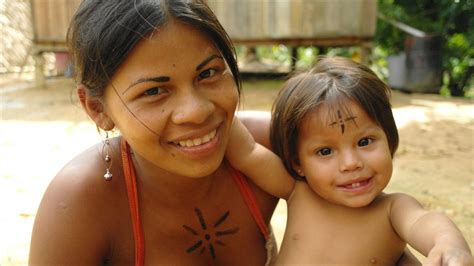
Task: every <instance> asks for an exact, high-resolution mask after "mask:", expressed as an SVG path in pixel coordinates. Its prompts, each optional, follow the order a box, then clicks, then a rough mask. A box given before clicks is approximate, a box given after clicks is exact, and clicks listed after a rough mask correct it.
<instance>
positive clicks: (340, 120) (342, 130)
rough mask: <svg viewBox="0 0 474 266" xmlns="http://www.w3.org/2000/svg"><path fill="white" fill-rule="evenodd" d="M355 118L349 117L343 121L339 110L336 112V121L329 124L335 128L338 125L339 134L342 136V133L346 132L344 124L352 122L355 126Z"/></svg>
mask: <svg viewBox="0 0 474 266" xmlns="http://www.w3.org/2000/svg"><path fill="white" fill-rule="evenodd" d="M356 118H357V117H356V116H353V115H351V116H349V117H348V118H346V119H343V118H342V115H341V110H337V121H334V122H332V123H331V124H329V125H330V126H331V127H333V126H335V125H336V124H338V125H339V126H340V127H341V133H342V134H344V131H345V130H346V122H348V121H352V122H354V124H356V125H357V123H356V121H355V119H356Z"/></svg>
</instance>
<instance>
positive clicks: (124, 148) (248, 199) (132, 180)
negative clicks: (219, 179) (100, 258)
mask: <svg viewBox="0 0 474 266" xmlns="http://www.w3.org/2000/svg"><path fill="white" fill-rule="evenodd" d="M121 154H122V163H123V172H124V176H125V183H126V186H127V195H128V203H129V206H130V215H131V218H132V226H133V238H134V240H135V265H136V266H142V265H144V261H145V241H144V236H143V228H142V223H141V221H140V208H139V206H138V193H137V181H136V175H135V168H134V166H133V161H132V158H131V157H130V156H129V147H128V143H127V142H126V141H125V140H124V139H123V138H122V141H121ZM231 169H232V177H233V179H234V181H235V182H236V183H237V185H238V187H239V190H240V193H241V194H242V196H243V197H244V200H245V203H246V204H247V206H248V208H249V210H250V213H251V214H252V216H253V218H254V219H255V222H256V223H257V225H258V227H259V229H260V231H261V232H262V234H263V236H264V237H265V240H266V241H268V240H269V238H270V232H269V229H268V226H267V224H266V223H265V220H264V219H263V216H262V213H261V212H260V209H259V208H258V205H257V201H256V199H255V195H254V194H253V192H252V190H251V189H250V186H249V184H248V182H247V179H246V178H245V177H244V176H242V174H241V173H240V172H238V171H237V170H235V169H233V168H231Z"/></svg>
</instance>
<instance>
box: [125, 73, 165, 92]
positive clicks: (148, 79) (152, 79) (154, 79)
mask: <svg viewBox="0 0 474 266" xmlns="http://www.w3.org/2000/svg"><path fill="white" fill-rule="evenodd" d="M170 80H171V78H170V77H168V76H159V77H151V78H140V79H138V80H137V81H134V82H133V83H132V84H130V86H128V87H127V88H126V89H125V90H124V91H123V92H122V95H123V94H125V92H127V90H128V89H130V88H131V87H133V86H135V85H137V84H139V83H142V82H148V81H154V82H168V81H170Z"/></svg>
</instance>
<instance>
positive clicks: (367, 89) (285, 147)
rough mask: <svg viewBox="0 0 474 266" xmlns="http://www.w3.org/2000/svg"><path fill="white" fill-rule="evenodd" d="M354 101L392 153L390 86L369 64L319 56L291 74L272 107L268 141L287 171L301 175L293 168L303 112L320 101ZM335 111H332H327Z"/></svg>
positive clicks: (394, 136) (395, 138)
mask: <svg viewBox="0 0 474 266" xmlns="http://www.w3.org/2000/svg"><path fill="white" fill-rule="evenodd" d="M345 100H352V101H355V102H356V103H357V104H359V105H360V107H361V108H362V109H363V110H364V111H365V112H366V113H367V114H368V115H369V117H370V118H371V119H372V120H373V121H374V122H375V123H376V124H377V125H379V126H380V127H381V128H382V129H383V131H384V133H385V135H386V136H387V141H388V145H389V149H390V152H391V154H392V156H393V155H394V154H395V151H396V150H397V147H398V130H397V126H396V124H395V120H394V118H393V114H392V109H391V105H390V88H389V87H388V86H387V85H386V84H385V83H384V82H383V81H381V80H380V79H379V78H378V77H377V75H376V74H375V73H374V72H373V71H372V70H370V69H369V68H368V67H366V66H364V65H362V64H359V63H356V62H354V61H352V60H349V59H346V58H342V57H320V58H319V59H318V61H317V62H316V64H315V66H314V67H313V68H312V69H311V70H309V71H306V72H303V73H300V74H296V75H295V76H293V77H292V78H290V79H289V80H288V81H287V82H286V83H285V85H284V87H283V88H282V90H281V91H280V93H279V95H278V97H277V99H276V100H275V102H274V104H273V107H272V121H271V126H270V141H271V144H272V148H273V151H274V152H275V153H276V154H277V155H278V156H280V158H282V160H283V163H284V164H285V167H286V169H287V171H288V172H289V173H290V174H291V175H292V176H293V177H295V178H296V179H302V177H301V176H299V175H298V173H297V172H296V171H295V170H294V169H293V166H294V165H295V164H299V163H300V162H299V159H298V153H297V147H298V141H299V127H300V126H301V121H302V120H303V118H305V116H306V115H307V114H308V113H310V112H311V111H313V110H314V109H315V108H316V107H317V106H319V105H321V104H322V103H325V104H328V106H329V107H331V106H338V107H342V110H346V111H347V112H350V110H347V108H345V107H344V101H345ZM329 115H334V114H329Z"/></svg>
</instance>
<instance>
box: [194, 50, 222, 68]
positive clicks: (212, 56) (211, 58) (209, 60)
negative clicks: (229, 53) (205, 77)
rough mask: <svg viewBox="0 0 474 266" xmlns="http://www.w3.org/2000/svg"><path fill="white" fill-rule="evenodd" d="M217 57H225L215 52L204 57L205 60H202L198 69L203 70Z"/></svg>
mask: <svg viewBox="0 0 474 266" xmlns="http://www.w3.org/2000/svg"><path fill="white" fill-rule="evenodd" d="M216 58H219V59H223V58H222V56H220V55H216V54H213V55H211V56H209V57H208V58H206V59H204V61H202V63H200V64H199V65H197V67H196V71H199V70H201V68H203V67H204V66H205V65H206V64H207V63H209V62H211V61H212V60H214V59H216Z"/></svg>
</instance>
